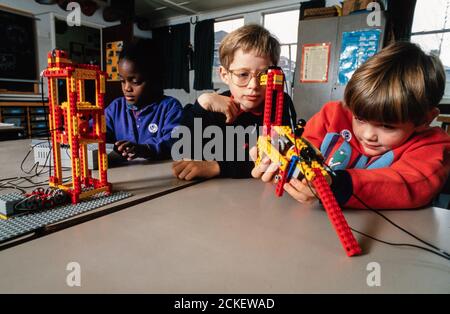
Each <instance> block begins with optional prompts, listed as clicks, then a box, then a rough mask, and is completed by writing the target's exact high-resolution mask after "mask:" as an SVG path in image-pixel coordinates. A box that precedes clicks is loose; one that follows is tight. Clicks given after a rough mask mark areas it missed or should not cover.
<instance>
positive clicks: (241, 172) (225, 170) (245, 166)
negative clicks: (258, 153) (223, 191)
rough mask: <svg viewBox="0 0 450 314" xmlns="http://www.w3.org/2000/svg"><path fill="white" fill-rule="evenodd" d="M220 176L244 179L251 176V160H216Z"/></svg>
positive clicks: (252, 163)
mask: <svg viewBox="0 0 450 314" xmlns="http://www.w3.org/2000/svg"><path fill="white" fill-rule="evenodd" d="M218 164H219V167H220V175H219V176H220V177H221V178H233V179H244V178H251V177H252V175H251V173H252V169H253V167H254V166H255V163H254V162H253V161H218Z"/></svg>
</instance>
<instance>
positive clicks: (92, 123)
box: [44, 50, 111, 204]
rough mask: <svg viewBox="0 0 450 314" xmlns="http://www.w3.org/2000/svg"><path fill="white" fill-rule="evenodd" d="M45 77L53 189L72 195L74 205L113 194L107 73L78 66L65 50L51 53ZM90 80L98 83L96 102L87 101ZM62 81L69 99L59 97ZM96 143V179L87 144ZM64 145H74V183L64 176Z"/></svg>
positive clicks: (71, 146)
mask: <svg viewBox="0 0 450 314" xmlns="http://www.w3.org/2000/svg"><path fill="white" fill-rule="evenodd" d="M44 76H45V77H47V79H48V101H49V127H50V133H51V139H52V147H53V166H54V174H53V175H52V173H51V172H50V180H49V184H50V186H51V187H54V188H58V189H61V190H63V191H65V192H66V193H68V194H69V195H70V198H71V201H72V203H73V204H75V203H78V202H79V201H80V200H81V199H85V198H88V197H90V196H92V195H94V194H97V193H99V192H106V193H108V194H109V193H111V184H110V183H108V180H107V169H108V156H107V154H106V149H105V141H106V121H105V115H104V109H105V105H104V100H103V98H104V94H105V77H106V73H105V72H103V71H101V70H100V68H99V67H98V66H96V65H88V64H74V63H72V61H71V60H69V58H68V56H67V53H66V52H65V51H62V50H53V51H51V52H49V53H48V67H47V69H46V70H45V71H44ZM86 80H92V81H93V82H95V103H91V102H89V101H86V98H85V96H86V95H85V82H86ZM61 81H62V82H65V85H66V87H67V93H66V94H67V97H63V96H64V95H58V83H59V82H61ZM61 94H63V93H61ZM62 98H64V99H62ZM92 143H96V144H98V163H99V164H98V178H93V177H92V173H91V170H90V169H88V160H87V145H88V144H92ZM62 144H67V145H69V146H70V155H71V161H72V181H71V182H66V183H64V182H63V177H62V167H61V150H60V147H61V145H62Z"/></svg>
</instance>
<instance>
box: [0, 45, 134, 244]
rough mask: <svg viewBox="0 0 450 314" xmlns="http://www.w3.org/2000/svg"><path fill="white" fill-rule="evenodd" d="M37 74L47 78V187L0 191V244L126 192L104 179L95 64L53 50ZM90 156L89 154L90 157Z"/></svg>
mask: <svg viewBox="0 0 450 314" xmlns="http://www.w3.org/2000/svg"><path fill="white" fill-rule="evenodd" d="M43 75H44V76H45V77H47V78H48V95H49V96H48V98H49V128H50V133H51V145H50V144H49V147H51V148H50V149H47V151H48V153H46V157H45V160H44V162H43V165H42V166H44V165H45V163H46V162H47V161H48V156H49V154H50V153H52V157H53V161H51V162H50V163H49V166H51V168H50V178H49V186H50V187H48V188H42V187H37V188H36V189H34V190H33V191H32V192H30V193H17V192H14V193H8V194H3V195H0V244H1V243H4V242H8V241H11V240H13V239H16V238H19V237H21V236H24V235H27V234H30V233H33V232H36V231H37V230H42V228H45V227H46V226H48V225H51V224H55V223H58V222H62V221H64V220H66V219H69V218H71V217H74V216H76V215H80V214H83V213H86V212H88V211H91V210H93V209H96V208H99V207H102V206H105V205H107V204H110V203H113V202H117V201H119V200H122V199H124V198H127V197H129V196H131V194H130V193H128V192H115V193H111V184H110V183H108V181H107V176H106V171H107V168H108V159H107V154H106V150H105V146H106V144H105V140H106V122H105V116H104V102H103V97H104V93H105V75H106V74H105V73H104V72H102V71H100V69H99V67H98V66H94V65H87V64H78V65H76V64H73V63H72V62H71V61H70V60H69V59H68V58H67V54H66V52H64V51H60V50H54V51H52V52H50V53H49V54H48V68H47V69H46V70H45V71H44V72H43ZM87 81H90V82H89V83H90V87H93V88H92V89H91V90H90V92H91V93H90V94H89V97H91V98H92V97H94V100H93V101H87V98H88V97H86V94H88V93H87V92H86V88H85V87H86V85H85V83H86V82H87ZM94 89H95V91H94ZM88 145H91V146H96V147H98V148H97V156H98V158H97V161H98V167H97V168H98V178H94V177H92V173H91V170H90V169H89V168H88V158H87V157H88V153H89V147H88ZM62 146H64V147H65V148H67V147H68V150H67V151H66V153H67V154H68V155H70V156H69V157H70V162H71V168H72V169H71V171H72V175H71V177H70V178H69V181H67V179H68V178H63V176H62V164H61V160H62V156H61V154H62V150H61V147H62ZM69 151H70V152H69ZM25 158H26V157H25ZM93 159H94V158H92V156H91V162H93ZM66 161H67V160H66ZM91 168H93V167H91ZM31 177H33V176H31ZM24 179H28V178H27V177H24ZM70 179H71V181H70ZM27 181H28V182H31V181H30V180H29V179H28V180H27ZM31 183H34V182H31ZM37 186H38V185H37Z"/></svg>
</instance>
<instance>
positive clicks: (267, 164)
mask: <svg viewBox="0 0 450 314" xmlns="http://www.w3.org/2000/svg"><path fill="white" fill-rule="evenodd" d="M250 158H251V159H252V160H253V161H256V159H257V158H258V149H257V147H256V146H254V147H252V148H251V149H250ZM277 173H278V165H277V164H274V163H272V162H271V161H270V158H269V157H267V156H265V157H263V158H262V159H261V163H260V164H259V166H256V165H255V167H254V168H253V169H252V177H253V178H256V179H259V178H261V180H262V181H263V182H270V181H272V180H273V179H274V177H275V175H276V174H277Z"/></svg>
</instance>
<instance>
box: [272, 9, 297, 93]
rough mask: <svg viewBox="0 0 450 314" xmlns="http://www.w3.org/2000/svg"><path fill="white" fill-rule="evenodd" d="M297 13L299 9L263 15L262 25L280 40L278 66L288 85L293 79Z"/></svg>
mask: <svg viewBox="0 0 450 314" xmlns="http://www.w3.org/2000/svg"><path fill="white" fill-rule="evenodd" d="M299 14H300V10H292V11H285V12H278V13H270V14H265V15H264V27H265V28H266V29H267V30H269V31H270V32H271V33H272V34H273V35H274V36H275V37H276V38H277V39H278V40H279V41H280V44H281V56H280V62H279V66H280V67H281V68H282V69H283V71H284V73H285V75H286V81H287V82H288V86H291V83H292V81H293V79H294V72H295V61H296V56H297V32H298V20H299Z"/></svg>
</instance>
